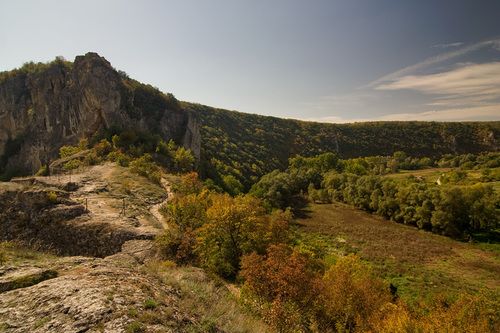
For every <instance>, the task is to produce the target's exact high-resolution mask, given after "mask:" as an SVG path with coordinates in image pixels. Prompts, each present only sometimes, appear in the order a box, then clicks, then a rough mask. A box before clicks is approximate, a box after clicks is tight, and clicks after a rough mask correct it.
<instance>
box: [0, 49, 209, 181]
mask: <svg viewBox="0 0 500 333" xmlns="http://www.w3.org/2000/svg"><path fill="white" fill-rule="evenodd" d="M39 67H40V66H39ZM39 67H38V68H35V70H33V69H31V70H22V69H21V70H16V71H13V72H12V73H11V75H4V77H3V78H0V169H4V171H5V170H10V171H11V172H12V173H14V174H16V173H18V174H23V173H33V172H36V171H37V170H38V169H39V168H40V166H41V165H42V164H45V163H47V162H48V161H50V160H52V159H53V158H55V157H56V156H57V153H58V149H59V147H61V146H62V145H67V144H75V143H77V142H78V141H79V140H80V139H82V138H91V137H93V136H95V135H97V134H98V133H100V132H102V131H105V130H107V129H110V128H115V129H134V130H136V131H143V132H147V133H154V134H158V135H160V136H161V137H162V138H163V139H164V140H170V139H174V141H176V142H177V143H178V144H182V145H184V146H185V147H188V148H191V149H192V150H193V151H194V153H195V155H196V156H199V147H200V137H199V128H198V127H199V126H198V123H197V120H196V119H195V118H194V117H193V116H192V115H191V114H190V113H189V112H186V111H183V110H181V108H180V107H179V106H178V103H177V101H176V100H175V98H174V97H173V96H171V95H164V94H162V93H160V92H159V91H157V90H155V89H154V88H152V87H151V86H146V85H142V84H140V83H138V82H137V81H134V80H131V79H129V78H128V77H126V75H124V74H122V73H119V72H117V71H116V70H115V69H114V68H113V67H112V66H111V64H110V63H109V62H108V61H107V60H106V59H104V58H103V57H100V56H99V55H97V54H96V53H87V54H86V55H84V56H78V57H76V59H75V61H74V62H73V63H69V62H66V61H62V60H56V61H54V62H52V63H50V64H44V65H43V67H42V68H39Z"/></svg>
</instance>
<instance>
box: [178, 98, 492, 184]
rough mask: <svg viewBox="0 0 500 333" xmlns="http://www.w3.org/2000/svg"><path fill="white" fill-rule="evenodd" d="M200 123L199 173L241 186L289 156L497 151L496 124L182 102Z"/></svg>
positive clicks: (359, 155)
mask: <svg viewBox="0 0 500 333" xmlns="http://www.w3.org/2000/svg"><path fill="white" fill-rule="evenodd" d="M183 105H184V107H185V108H186V109H188V110H190V111H193V113H195V114H196V115H198V116H199V118H200V123H201V137H202V142H203V143H202V146H201V171H202V175H204V176H206V177H209V178H212V179H214V180H217V181H218V183H223V181H221V179H219V178H220V177H221V176H223V175H228V174H231V175H233V176H234V177H236V178H237V179H239V180H240V181H241V182H242V183H243V184H244V185H245V186H248V185H249V184H251V183H253V182H255V180H257V179H258V178H260V176H262V175H263V174H265V173H267V172H270V171H272V170H274V169H284V168H285V167H286V165H287V163H288V158H289V157H291V156H294V155H297V154H299V155H303V156H314V155H317V154H320V153H324V152H336V153H338V154H339V155H340V156H341V157H343V158H351V157H362V156H375V155H382V156H387V155H392V154H393V153H394V152H396V151H403V152H406V153H407V154H408V155H409V156H414V157H423V156H431V157H436V156H440V155H443V154H448V153H452V154H462V153H477V152H482V151H497V150H498V148H499V145H498V137H499V135H500V122H481V123H480V122H477V123H438V122H371V123H370V122H368V123H355V124H325V123H314V122H304V121H298V120H291V119H280V118H275V117H267V116H259V115H253V114H245V113H240V112H234V111H227V110H221V109H214V108H211V107H208V106H203V105H198V104H190V103H183Z"/></svg>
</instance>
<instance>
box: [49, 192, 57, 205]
mask: <svg viewBox="0 0 500 333" xmlns="http://www.w3.org/2000/svg"><path fill="white" fill-rule="evenodd" d="M47 199H48V200H49V202H50V203H53V204H54V203H57V193H56V192H54V191H50V192H47Z"/></svg>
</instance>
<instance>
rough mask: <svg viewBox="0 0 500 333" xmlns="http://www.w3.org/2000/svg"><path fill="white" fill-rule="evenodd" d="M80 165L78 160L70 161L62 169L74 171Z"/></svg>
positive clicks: (80, 162)
mask: <svg viewBox="0 0 500 333" xmlns="http://www.w3.org/2000/svg"><path fill="white" fill-rule="evenodd" d="M82 165H83V163H82V161H80V160H78V159H73V160H70V161H68V162H66V163H64V165H63V169H64V170H74V169H78V168H79V167H81V166H82Z"/></svg>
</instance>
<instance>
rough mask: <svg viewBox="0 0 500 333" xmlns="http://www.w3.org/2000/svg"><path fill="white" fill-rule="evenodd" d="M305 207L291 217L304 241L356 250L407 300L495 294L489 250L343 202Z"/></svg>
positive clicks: (497, 271)
mask: <svg viewBox="0 0 500 333" xmlns="http://www.w3.org/2000/svg"><path fill="white" fill-rule="evenodd" d="M310 209H311V211H310V217H308V218H305V219H300V220H298V221H297V223H298V226H299V227H298V231H299V234H302V235H303V239H304V240H305V241H306V242H313V243H316V244H317V243H320V246H323V247H324V246H325V245H324V244H328V245H327V248H326V250H324V251H325V252H328V253H330V254H331V253H333V254H335V253H336V252H337V253H338V250H339V249H341V251H340V252H342V253H341V254H345V253H349V252H353V253H358V254H359V255H360V256H361V257H362V258H363V259H365V260H368V261H369V262H371V263H372V264H373V266H374V269H375V271H376V272H378V273H379V274H380V275H381V276H383V277H385V278H386V279H388V280H389V281H390V282H391V283H393V284H394V285H395V286H397V287H398V294H399V295H400V296H401V297H402V298H403V299H404V300H405V301H407V302H409V303H412V302H417V301H419V300H420V299H431V298H432V296H433V295H435V294H443V293H444V294H448V295H456V294H458V293H460V292H470V293H477V292H483V291H484V292H488V293H489V292H492V293H494V294H497V295H500V279H499V278H498V277H499V276H500V258H499V256H498V254H495V253H494V252H491V251H485V250H482V249H481V248H480V247H479V246H477V245H473V244H467V243H461V242H458V241H454V240H452V239H449V238H447V237H443V236H439V235H435V234H431V233H429V232H425V231H421V230H418V229H416V228H413V227H410V226H405V225H401V224H397V223H395V222H392V221H387V220H384V219H383V218H380V217H377V216H374V215H371V214H368V213H366V212H363V211H360V210H356V209H354V208H351V207H349V206H347V205H344V204H338V203H335V204H331V205H311V207H310ZM339 239H341V240H342V242H339ZM318 240H319V241H318ZM326 240H329V242H328V241H326ZM321 244H323V245H321ZM328 246H329V247H330V248H328Z"/></svg>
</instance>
